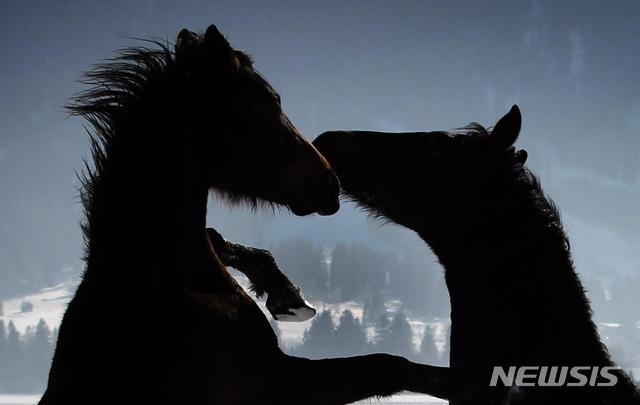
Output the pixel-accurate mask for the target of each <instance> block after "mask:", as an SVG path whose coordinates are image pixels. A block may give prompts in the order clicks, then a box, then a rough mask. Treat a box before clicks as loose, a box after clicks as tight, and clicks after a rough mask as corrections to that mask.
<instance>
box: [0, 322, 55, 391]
mask: <svg viewBox="0 0 640 405" xmlns="http://www.w3.org/2000/svg"><path fill="white" fill-rule="evenodd" d="M57 335H58V330H57V329H54V330H53V331H52V330H51V329H50V328H49V326H48V325H47V323H46V322H45V321H44V320H42V319H40V321H39V322H38V324H37V325H35V326H30V327H28V328H27V329H26V331H25V332H24V333H20V331H18V329H17V328H16V327H15V325H14V324H13V321H11V322H9V323H8V324H5V322H4V321H3V320H0V392H20V393H42V392H44V389H45V386H46V382H47V376H48V372H49V366H50V365H51V358H52V356H53V349H54V345H55V342H56V340H57Z"/></svg>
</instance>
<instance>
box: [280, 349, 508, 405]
mask: <svg viewBox="0 0 640 405" xmlns="http://www.w3.org/2000/svg"><path fill="white" fill-rule="evenodd" d="M280 368H281V370H279V372H278V373H275V374H274V373H272V374H271V376H269V378H270V384H271V385H273V386H275V387H280V388H281V390H280V391H279V392H278V395H279V396H280V398H279V399H280V401H279V402H278V403H283V404H294V403H295V404H298V403H305V404H347V403H351V402H355V401H359V400H363V399H366V398H371V397H384V396H390V395H393V394H396V393H398V392H400V391H412V392H417V393H423V394H428V395H431V396H435V397H438V398H443V399H448V400H452V399H470V398H475V399H481V400H483V401H484V400H487V399H489V400H490V403H491V402H494V403H498V402H497V400H498V397H495V398H491V396H494V395H497V394H496V393H493V392H490V391H489V377H488V376H487V375H486V374H483V375H474V374H471V373H470V372H468V371H463V370H456V369H451V368H446V367H434V366H428V365H422V364H417V363H413V362H411V361H409V360H407V359H405V358H403V357H398V356H392V355H388V354H371V355H366V356H356V357H346V358H336V359H323V360H309V359H305V358H299V357H292V356H286V357H285V358H284V360H283V361H282V362H281V365H280ZM276 379H277V380H276Z"/></svg>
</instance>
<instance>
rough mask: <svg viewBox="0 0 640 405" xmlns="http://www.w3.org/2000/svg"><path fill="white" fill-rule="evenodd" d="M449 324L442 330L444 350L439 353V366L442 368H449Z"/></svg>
mask: <svg viewBox="0 0 640 405" xmlns="http://www.w3.org/2000/svg"><path fill="white" fill-rule="evenodd" d="M450 339H451V324H447V326H446V327H445V328H444V349H443V351H442V353H440V364H442V365H443V366H447V367H448V366H449V353H450V350H449V349H450V348H451V341H450Z"/></svg>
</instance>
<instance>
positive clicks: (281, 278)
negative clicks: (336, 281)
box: [207, 228, 316, 322]
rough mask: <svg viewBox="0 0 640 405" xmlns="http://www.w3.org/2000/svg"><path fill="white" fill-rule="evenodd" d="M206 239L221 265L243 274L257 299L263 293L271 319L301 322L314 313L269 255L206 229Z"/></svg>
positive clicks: (211, 229) (298, 290) (298, 289)
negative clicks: (265, 296)
mask: <svg viewBox="0 0 640 405" xmlns="http://www.w3.org/2000/svg"><path fill="white" fill-rule="evenodd" d="M207 236H208V237H209V241H210V242H211V245H212V246H213V248H214V250H215V251H216V254H217V255H218V257H220V260H221V261H222V263H223V264H224V265H225V266H229V267H233V268H235V269H237V270H238V271H240V272H242V273H243V274H244V275H246V276H247V278H249V281H250V282H251V289H252V290H253V291H254V292H255V293H256V295H257V296H258V297H261V296H263V295H264V294H265V293H266V294H267V309H268V310H269V312H270V313H271V315H272V316H273V317H274V319H276V320H278V321H293V322H302V321H306V320H307V319H309V318H311V317H313V316H314V315H315V314H316V310H315V309H314V308H313V307H312V306H311V305H310V304H309V303H308V302H307V301H306V300H305V299H304V297H303V296H302V292H301V290H300V288H299V287H296V286H295V285H294V284H293V283H292V282H291V280H289V278H288V277H287V276H286V275H285V274H284V273H283V272H282V271H280V269H279V268H278V264H277V263H276V261H275V259H274V258H273V255H272V254H271V252H269V251H268V250H264V249H257V248H253V247H249V246H244V245H240V244H238V243H233V242H229V241H227V240H225V239H224V238H223V237H222V235H220V233H218V232H217V231H216V230H215V229H213V228H207Z"/></svg>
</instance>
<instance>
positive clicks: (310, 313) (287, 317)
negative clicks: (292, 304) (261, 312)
mask: <svg viewBox="0 0 640 405" xmlns="http://www.w3.org/2000/svg"><path fill="white" fill-rule="evenodd" d="M271 315H272V316H273V319H275V320H276V321H278V322H304V321H306V320H308V319H311V318H313V317H314V316H315V315H316V310H315V308H313V307H312V306H310V305H308V304H307V305H305V306H302V307H299V308H289V309H287V310H286V311H285V312H279V313H274V312H271Z"/></svg>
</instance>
